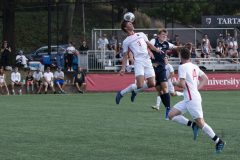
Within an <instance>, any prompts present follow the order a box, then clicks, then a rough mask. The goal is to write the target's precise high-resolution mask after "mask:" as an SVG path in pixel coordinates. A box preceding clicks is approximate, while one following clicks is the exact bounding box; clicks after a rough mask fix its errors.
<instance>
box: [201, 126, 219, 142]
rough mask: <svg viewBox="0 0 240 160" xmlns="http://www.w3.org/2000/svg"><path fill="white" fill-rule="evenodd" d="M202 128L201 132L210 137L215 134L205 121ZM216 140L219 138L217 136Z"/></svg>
mask: <svg viewBox="0 0 240 160" xmlns="http://www.w3.org/2000/svg"><path fill="white" fill-rule="evenodd" d="M202 130H203V132H204V133H206V134H207V135H208V136H209V137H210V138H211V139H212V138H213V137H214V136H215V135H216V134H215V133H214V131H213V129H212V128H211V127H210V126H209V125H208V124H207V123H205V124H204V126H203V128H202ZM218 140H219V138H218V139H217V140H216V141H218ZM216 141H215V142H216Z"/></svg>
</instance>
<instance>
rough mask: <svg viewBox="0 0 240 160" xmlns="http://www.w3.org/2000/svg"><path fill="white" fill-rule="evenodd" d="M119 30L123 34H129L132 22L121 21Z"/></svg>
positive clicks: (132, 28)
mask: <svg viewBox="0 0 240 160" xmlns="http://www.w3.org/2000/svg"><path fill="white" fill-rule="evenodd" d="M121 29H122V30H123V31H124V32H126V33H129V32H131V31H133V30H134V26H133V24H132V22H128V21H125V20H123V21H122V22H121Z"/></svg>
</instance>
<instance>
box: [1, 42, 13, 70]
mask: <svg viewBox="0 0 240 160" xmlns="http://www.w3.org/2000/svg"><path fill="white" fill-rule="evenodd" d="M11 52H12V50H11V47H10V46H9V44H8V42H7V41H4V42H3V44H2V47H1V66H3V69H6V67H7V66H9V57H10V54H11Z"/></svg>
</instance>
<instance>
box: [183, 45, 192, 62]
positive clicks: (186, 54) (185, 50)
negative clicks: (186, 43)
mask: <svg viewBox="0 0 240 160" xmlns="http://www.w3.org/2000/svg"><path fill="white" fill-rule="evenodd" d="M180 55H181V58H182V59H184V60H189V59H190V57H191V54H190V50H189V49H188V48H186V47H184V48H182V49H181V51H180Z"/></svg>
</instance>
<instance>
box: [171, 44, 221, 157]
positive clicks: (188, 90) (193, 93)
mask: <svg viewBox="0 0 240 160" xmlns="http://www.w3.org/2000/svg"><path fill="white" fill-rule="evenodd" d="M180 55H181V62H182V65H180V66H179V68H178V75H179V81H175V82H173V85H174V86H178V87H181V88H183V92H184V100H183V101H180V102H178V103H177V104H176V105H175V106H174V107H173V109H172V110H171V111H170V113H169V115H168V116H169V118H170V119H171V120H172V121H175V122H177V123H180V124H183V125H186V126H189V127H192V130H193V135H194V136H193V138H194V140H196V138H197V135H198V129H199V128H201V129H202V130H203V132H204V133H206V134H207V135H208V136H209V137H210V138H211V139H212V140H213V141H214V142H215V143H216V152H217V153H220V152H221V151H222V150H223V148H224V144H225V143H224V142H223V141H222V140H221V139H220V138H219V137H218V136H217V135H216V134H215V133H214V131H213V129H212V128H211V127H210V126H209V125H208V124H207V123H206V122H205V121H204V119H203V111H202V98H201V95H200V93H199V91H198V90H199V89H201V88H202V87H203V86H204V85H205V84H206V83H207V82H208V77H207V75H206V74H205V73H204V72H203V71H202V70H200V69H199V67H198V66H197V65H195V64H193V63H191V61H190V56H191V54H190V51H189V50H188V49H187V48H183V49H182V50H181V52H180ZM199 77H200V78H201V79H200V81H199V80H198V78H199ZM185 112H189V113H190V115H191V116H192V118H193V119H194V122H192V121H190V120H189V119H187V118H186V117H184V116H183V115H182V114H183V113H185Z"/></svg>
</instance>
